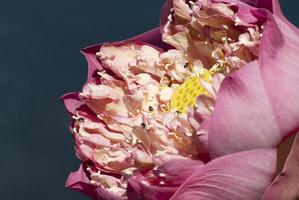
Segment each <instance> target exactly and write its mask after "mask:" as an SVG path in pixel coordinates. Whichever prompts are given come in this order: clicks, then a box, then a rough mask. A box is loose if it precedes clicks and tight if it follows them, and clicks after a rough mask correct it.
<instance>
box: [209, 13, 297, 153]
mask: <svg viewBox="0 0 299 200" xmlns="http://www.w3.org/2000/svg"><path fill="white" fill-rule="evenodd" d="M297 52H299V36H298V35H297V32H295V31H294V30H293V29H292V28H291V27H290V26H289V25H288V24H287V23H285V22H284V21H283V20H281V19H280V18H278V17H276V16H273V17H272V15H269V20H268V22H267V23H266V25H265V29H264V33H263V37H262V41H261V45H260V54H259V61H258V62H257V61H255V62H252V63H250V64H248V65H246V66H244V67H242V68H241V69H240V70H238V71H237V72H235V73H232V74H231V75H230V76H229V77H227V78H226V79H225V80H224V81H223V83H222V86H221V89H220V92H219V96H218V98H217V101H216V105H215V110H214V113H213V117H212V120H211V123H210V128H209V149H210V152H211V154H212V157H215V156H221V155H225V154H229V153H233V152H238V151H243V150H250V149H255V148H263V147H274V146H277V145H278V144H279V143H280V142H281V141H282V139H283V138H285V137H287V136H288V135H290V134H291V133H294V132H295V131H296V130H298V128H299V101H298V99H299V90H298V89H297V86H298V85H299V76H298V74H299V65H298V63H299V59H298V58H299V57H298V53H297ZM286 98H287V99H286ZM224 141H227V142H224Z"/></svg>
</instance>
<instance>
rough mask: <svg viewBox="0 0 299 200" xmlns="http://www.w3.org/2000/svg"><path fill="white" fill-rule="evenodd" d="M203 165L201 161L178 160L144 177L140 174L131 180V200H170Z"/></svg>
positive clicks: (129, 195)
mask: <svg viewBox="0 0 299 200" xmlns="http://www.w3.org/2000/svg"><path fill="white" fill-rule="evenodd" d="M202 165H203V163H202V162H201V161H195V160H188V159H176V160H171V161H168V162H166V163H164V164H162V165H161V166H159V167H158V168H156V169H153V170H152V171H150V172H148V173H146V174H144V175H143V174H142V173H138V174H136V175H134V176H133V177H132V178H130V179H129V186H128V197H129V200H139V199H140V200H144V199H146V200H158V199H159V200H168V199H169V198H170V197H171V196H172V195H173V194H174V192H175V191H176V190H177V189H178V187H179V186H180V185H181V184H182V183H183V182H184V181H185V180H186V179H187V178H188V177H189V176H190V175H191V174H193V172H194V170H197V169H199V168H200V167H201V166H202ZM161 183H163V184H161Z"/></svg>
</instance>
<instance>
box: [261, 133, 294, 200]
mask: <svg viewBox="0 0 299 200" xmlns="http://www.w3.org/2000/svg"><path fill="white" fill-rule="evenodd" d="M298 172H299V135H298V134H297V135H296V138H295V141H294V143H293V147H292V150H291V152H290V154H289V156H288V158H287V161H286V163H285V166H284V169H283V170H282V173H280V174H279V175H278V176H277V177H276V179H275V180H274V182H273V183H272V185H270V186H269V187H268V189H267V190H266V192H265V194H264V195H263V198H262V200H272V199H276V200H294V199H298V198H299V173H298Z"/></svg>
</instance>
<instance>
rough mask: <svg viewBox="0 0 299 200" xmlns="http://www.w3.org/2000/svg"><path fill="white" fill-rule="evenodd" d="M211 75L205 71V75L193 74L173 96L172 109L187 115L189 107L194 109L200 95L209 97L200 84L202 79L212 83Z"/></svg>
mask: <svg viewBox="0 0 299 200" xmlns="http://www.w3.org/2000/svg"><path fill="white" fill-rule="evenodd" d="M211 75H212V74H211V73H210V72H209V71H208V70H204V72H203V73H197V74H192V75H191V76H190V77H188V78H187V79H186V80H185V81H184V83H182V84H181V85H180V86H179V87H178V88H177V89H176V91H175V92H174V94H173V95H172V98H171V100H170V108H171V109H173V110H177V111H178V112H180V113H183V114H186V113H187V110H188V108H189V107H193V106H194V105H195V103H196V98H197V96H199V95H202V94H204V95H208V93H207V91H206V90H205V88H204V87H203V86H202V85H201V84H200V79H202V80H203V81H206V82H209V83H210V82H211Z"/></svg>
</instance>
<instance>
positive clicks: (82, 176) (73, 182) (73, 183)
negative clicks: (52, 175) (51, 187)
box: [65, 165, 124, 200]
mask: <svg viewBox="0 0 299 200" xmlns="http://www.w3.org/2000/svg"><path fill="white" fill-rule="evenodd" d="M65 186H66V187H67V188H69V189H72V190H76V191H79V192H82V193H84V194H86V195H88V196H90V197H91V198H92V199H94V200H124V199H123V198H121V197H119V196H116V195H114V194H112V193H110V192H108V191H106V190H104V189H101V188H99V187H96V186H95V185H92V184H91V183H90V181H89V179H88V177H87V176H86V172H85V171H84V169H83V166H82V165H81V166H80V168H79V170H78V171H76V172H72V173H70V175H69V177H68V179H67V181H66V183H65Z"/></svg>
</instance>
